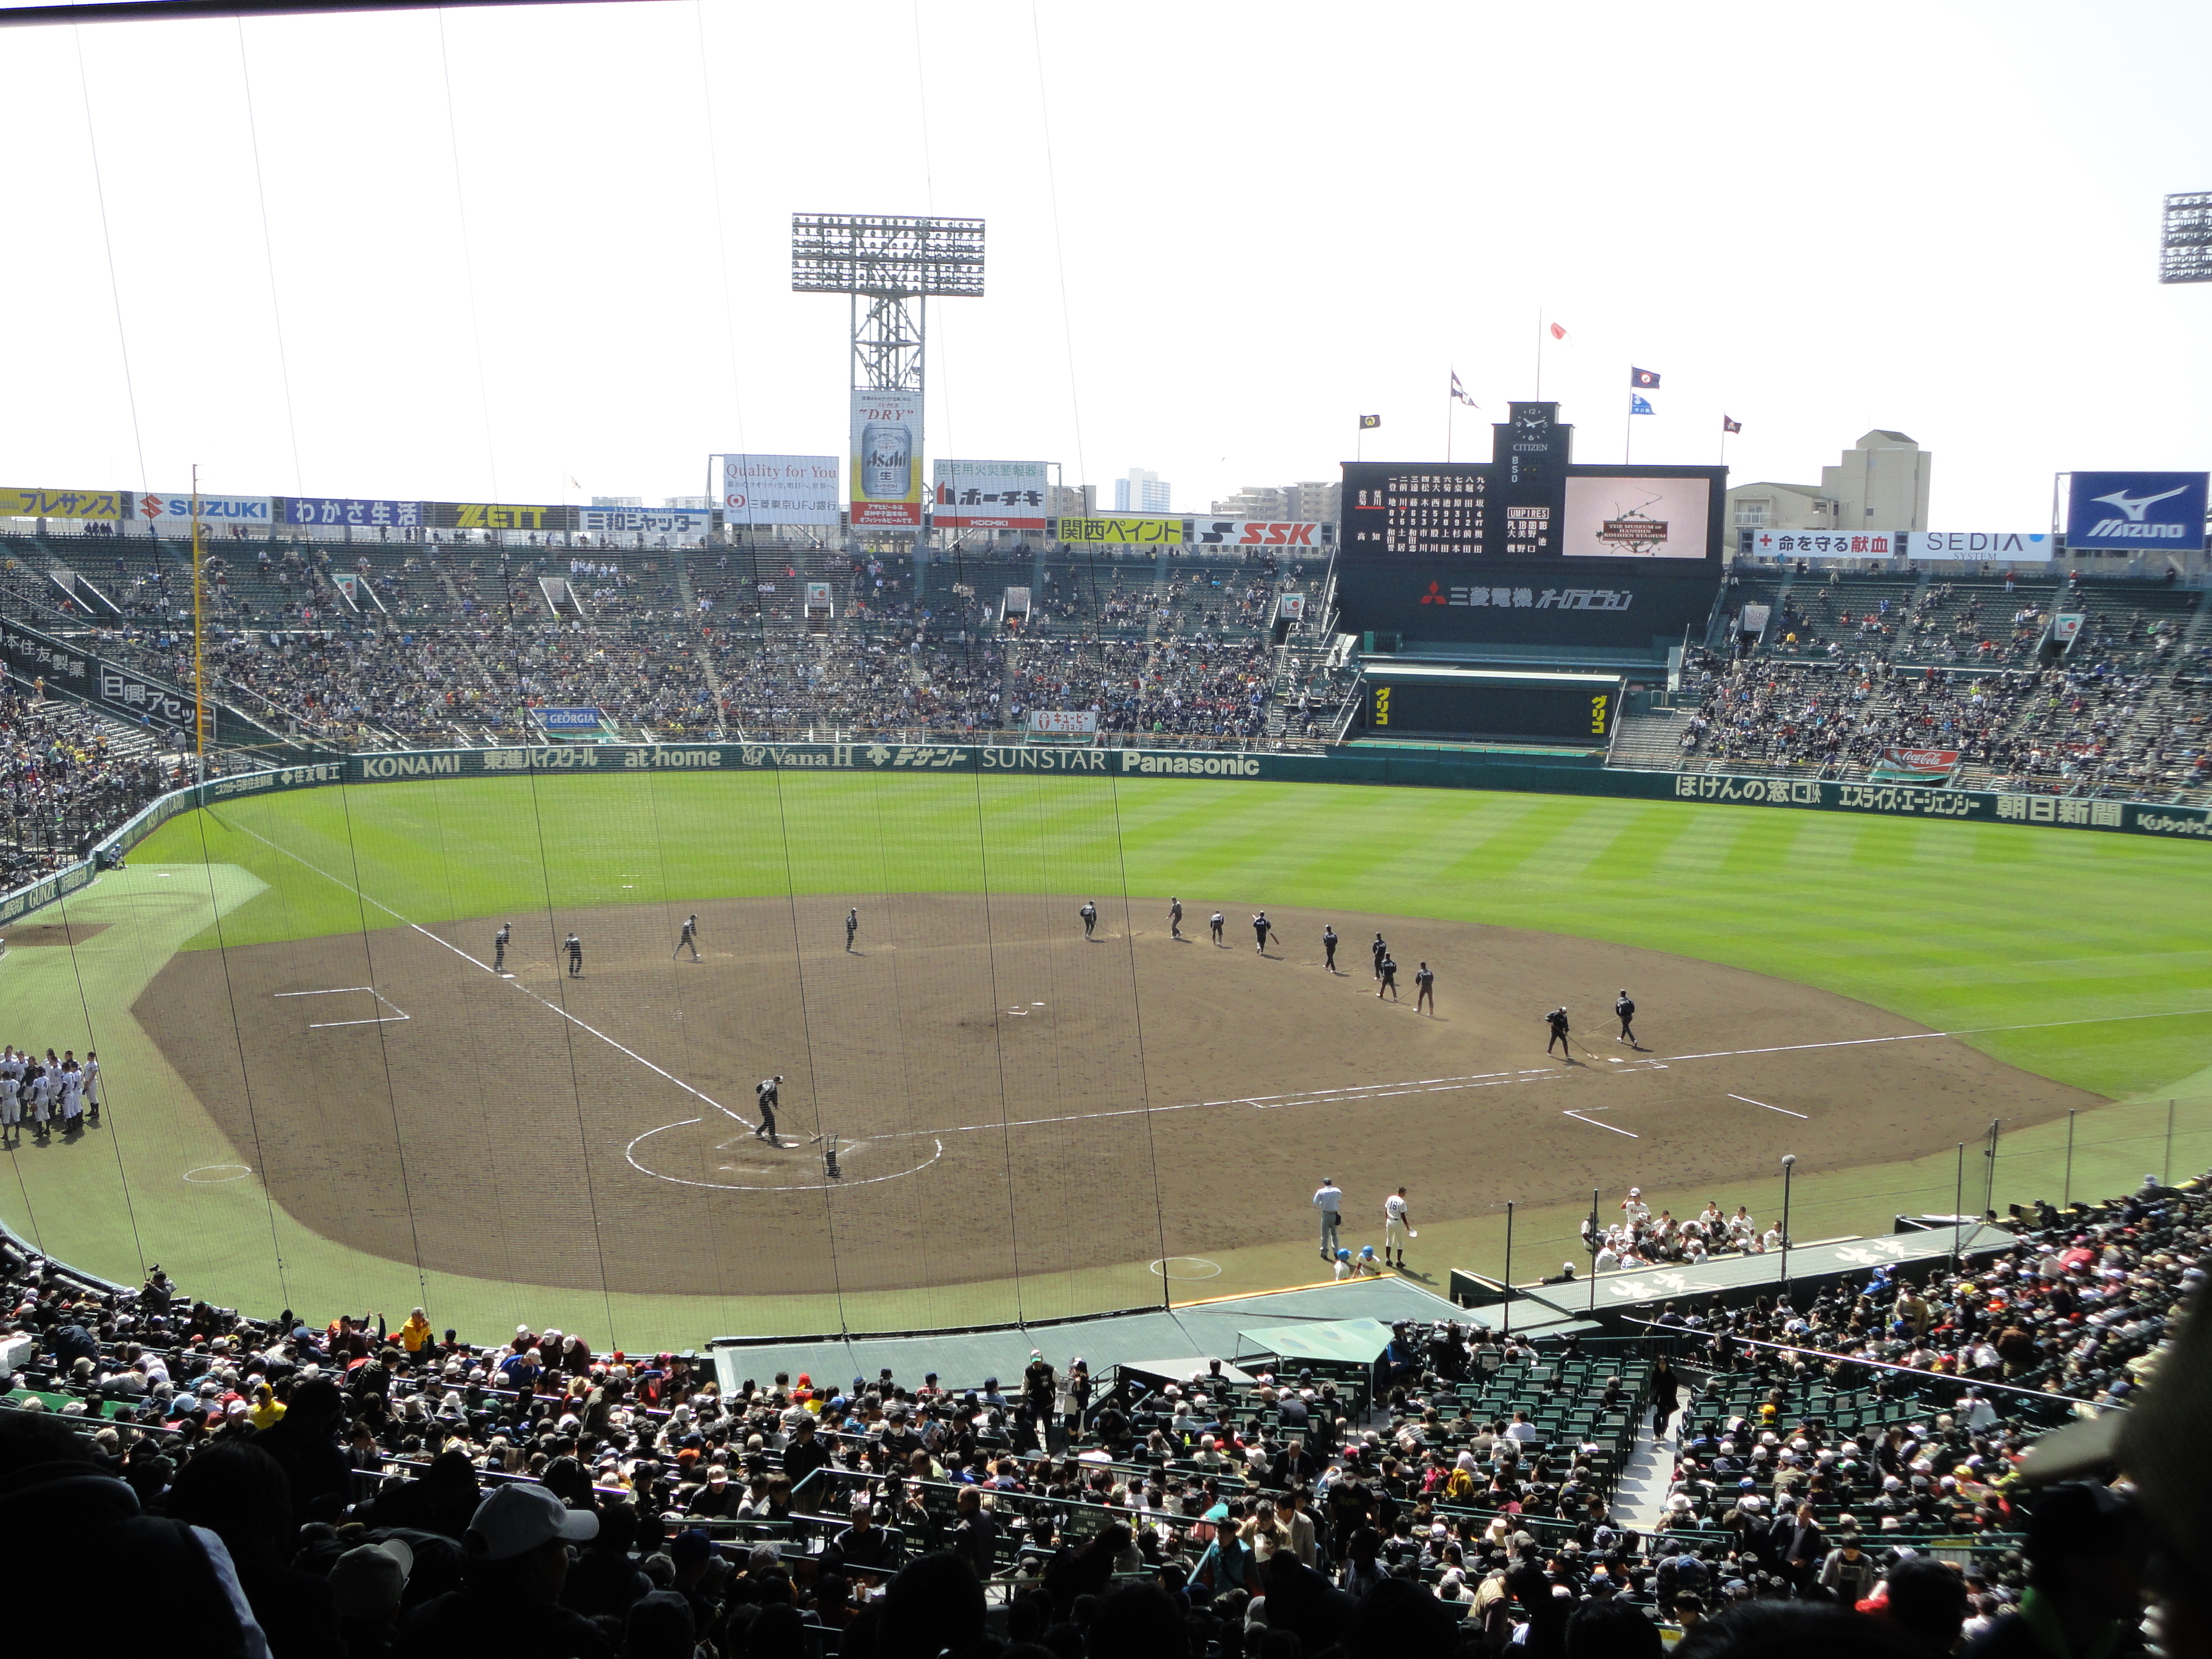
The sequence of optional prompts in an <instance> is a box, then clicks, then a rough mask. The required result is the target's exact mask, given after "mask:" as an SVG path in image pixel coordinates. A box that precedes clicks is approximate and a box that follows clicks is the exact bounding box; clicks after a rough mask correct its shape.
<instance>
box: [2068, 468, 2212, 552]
mask: <svg viewBox="0 0 2212 1659" xmlns="http://www.w3.org/2000/svg"><path fill="white" fill-rule="evenodd" d="M2207 476H2208V475H2206V474H2204V473H2202V472H2072V473H2068V474H2066V475H2065V478H2066V549H2067V551H2069V552H2070V553H2087V552H2126V553H2194V552H2196V551H2197V550H2198V549H2200V548H2202V547H2203V545H2204V494H2205V489H2204V487H2205V482H2206V478H2207Z"/></svg>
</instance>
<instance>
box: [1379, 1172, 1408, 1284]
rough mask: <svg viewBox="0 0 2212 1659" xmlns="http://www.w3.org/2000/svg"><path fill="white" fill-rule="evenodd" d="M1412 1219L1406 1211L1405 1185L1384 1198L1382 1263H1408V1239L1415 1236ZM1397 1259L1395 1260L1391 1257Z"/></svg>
mask: <svg viewBox="0 0 2212 1659" xmlns="http://www.w3.org/2000/svg"><path fill="white" fill-rule="evenodd" d="M1412 1236H1413V1221H1412V1219H1411V1218H1409V1217H1408V1216H1407V1213H1406V1189H1405V1188H1403V1187H1401V1188H1398V1190H1397V1191H1396V1192H1395V1193H1393V1194H1390V1196H1389V1197H1388V1198H1386V1199H1384V1200H1383V1266H1384V1267H1393V1266H1395V1267H1404V1266H1405V1265H1406V1241H1407V1239H1408V1238H1409V1237H1412ZM1393 1255H1395V1256H1396V1258H1397V1260H1396V1261H1395V1262H1393V1261H1392V1260H1391V1257H1392V1256H1393Z"/></svg>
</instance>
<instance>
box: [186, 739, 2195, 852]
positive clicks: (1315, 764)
mask: <svg viewBox="0 0 2212 1659" xmlns="http://www.w3.org/2000/svg"><path fill="white" fill-rule="evenodd" d="M1923 758H1932V757H1923V755H1922V754H1921V753H1920V752H1919V751H1914V753H1913V759H1915V760H1916V761H1917V760H1921V759H1923ZM778 770H781V771H793V772H799V771H803V772H878V773H883V772H963V773H972V772H981V773H985V774H991V773H1000V774H1010V773H1029V772H1036V773H1044V772H1052V773H1065V774H1079V775H1083V776H1085V777H1092V778H1176V779H1207V778H1211V779H1218V780H1225V781H1255V782H1277V783H1354V784H1383V785H1399V786H1411V787H1437V788H1458V789H1509V790H1525V791H1534V792H1540V793H1552V794H1580V795H1604V796H1615V797H1626V798H1631V799H1679V800H1704V801H1717V802H1722V803H1725V804H1728V805H1741V806H1762V807H1775V808H1778V809H1784V810H1789V811H1844V812H1871V813H1876V814H1879V815H1881V816H1884V817H1924V818H1948V819H1953V820H1957V821H1960V822H1966V823H2022V824H2051V825H2054V826H2058V827H2063V828H2069V829H2091V830H2101V831H2106V832H2122V833H2130V834H2136V835H2150V836H2168V837H2172V836H2180V837H2185V838H2188V839H2194V840H2212V809H2207V808H2204V807H2198V806H2163V805H2154V804H2151V803H2147V802H2142V801H2121V800H2095V799H2087V798H2084V797H2075V796H2055V795H2030V794H2002V793H1993V792H1990V791H1987V790H1971V789H1945V788H1934V787H1914V786H1911V785H1906V784H1896V785H1877V784H1873V783H1835V782H1825V781H1820V780H1816V779H1812V778H1738V777H1730V776H1726V775H1719V774H1713V773H1687V772H1684V773H1676V772H1639V771H1631V770H1627V769H1612V768H1607V767H1601V766H1591V765H1585V764H1574V763H1558V762H1556V761H1554V762H1551V763H1545V762H1542V761H1539V760H1536V759H1533V758H1527V757H1511V756H1497V757H1493V756H1490V755H1468V754H1464V753H1460V752H1456V751H1435V752H1428V751H1423V750H1372V751H1370V750H1338V751H1336V752H1334V753H1331V754H1320V755H1316V754H1295V755H1285V754H1268V753H1261V752H1254V751H1206V750H1151V749H1099V748H1070V747H1053V746H1046V745H1038V744H906V743H835V744H829V743H823V744H738V743H728V744H557V745H556V744H548V745H545V746H543V747H538V748H527V749H523V748H517V749H463V750H435V751H426V752H417V753H407V754H381V755H352V756H348V757H343V758H337V757H333V758H332V759H331V760H329V761H326V762H322V763H316V764H312V765H304V766H295V767H289V768H283V769H277V770H273V771H268V772H255V773H248V774H245V775H241V776H238V777H232V778H223V779H219V780H217V781H215V782H212V783H209V784H205V785H203V786H200V787H201V789H202V790H203V791H204V799H206V800H208V801H216V800H221V799H229V798H231V797H234V796H237V795H244V794H255V793H263V792H265V791H268V790H272V789H290V788H299V787H306V786H307V785H311V784H325V783H337V782H348V783H386V782H404V781H409V780H411V779H417V778H467V777H515V776H527V775H532V774H538V773H553V772H571V773H578V772H587V773H599V774H609V775H611V774H618V773H638V772H669V771H684V772H747V773H756V774H759V773H767V772H772V771H778ZM185 793H191V792H189V791H187V792H185ZM172 810H174V809H172ZM157 821H158V820H157Z"/></svg>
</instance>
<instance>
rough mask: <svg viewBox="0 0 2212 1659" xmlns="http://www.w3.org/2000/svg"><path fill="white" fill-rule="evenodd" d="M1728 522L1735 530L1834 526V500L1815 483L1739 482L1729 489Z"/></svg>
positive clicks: (1800, 528)
mask: <svg viewBox="0 0 2212 1659" xmlns="http://www.w3.org/2000/svg"><path fill="white" fill-rule="evenodd" d="M1728 512H1729V525H1730V526H1733V527H1734V528H1735V529H1737V530H1833V529H1834V528H1835V527H1836V526H1837V524H1838V519H1837V517H1836V503H1835V502H1834V501H1832V500H1830V499H1829V498H1828V497H1827V496H1826V495H1822V494H1821V493H1820V486H1819V485H1818V484H1793V483H1774V482H1773V481H1772V480H1771V479H1769V480H1763V481H1761V482H1760V483H1747V484H1738V485H1737V486H1736V487H1735V489H1731V490H1729V493H1728Z"/></svg>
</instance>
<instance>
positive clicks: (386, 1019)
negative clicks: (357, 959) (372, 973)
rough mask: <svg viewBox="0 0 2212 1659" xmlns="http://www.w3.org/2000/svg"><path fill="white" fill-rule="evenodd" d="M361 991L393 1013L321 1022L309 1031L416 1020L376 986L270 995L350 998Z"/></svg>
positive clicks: (335, 986) (271, 993)
mask: <svg viewBox="0 0 2212 1659" xmlns="http://www.w3.org/2000/svg"><path fill="white" fill-rule="evenodd" d="M360 991H366V992H368V994H369V995H371V996H373V997H374V998H375V999H376V1000H378V1001H379V1002H380V1003H382V1004H383V1005H384V1006H386V1007H387V1008H389V1009H391V1010H392V1012H390V1013H389V1014H377V1015H374V1016H373V1017H372V1018H368V1019H325V1020H319V1021H317V1022H316V1023H315V1024H313V1025H310V1026H309V1027H307V1029H308V1030H311V1031H331V1030H337V1028H338V1027H339V1026H341V1025H397V1024H398V1023H399V1022H400V1021H401V1020H403V1019H412V1018H415V1016H414V1015H412V1014H410V1013H409V1012H407V1011H406V1010H405V1009H404V1008H402V1007H401V1006H399V1005H398V1003H396V1002H394V1001H393V1000H392V999H391V998H390V997H388V996H386V995H385V994H384V993H383V992H381V991H380V990H378V989H377V988H376V987H374V985H334V986H332V987H331V988H330V989H329V990H327V991H271V992H270V995H271V996H276V997H343V996H350V995H352V994H355V993H356V992H360Z"/></svg>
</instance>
